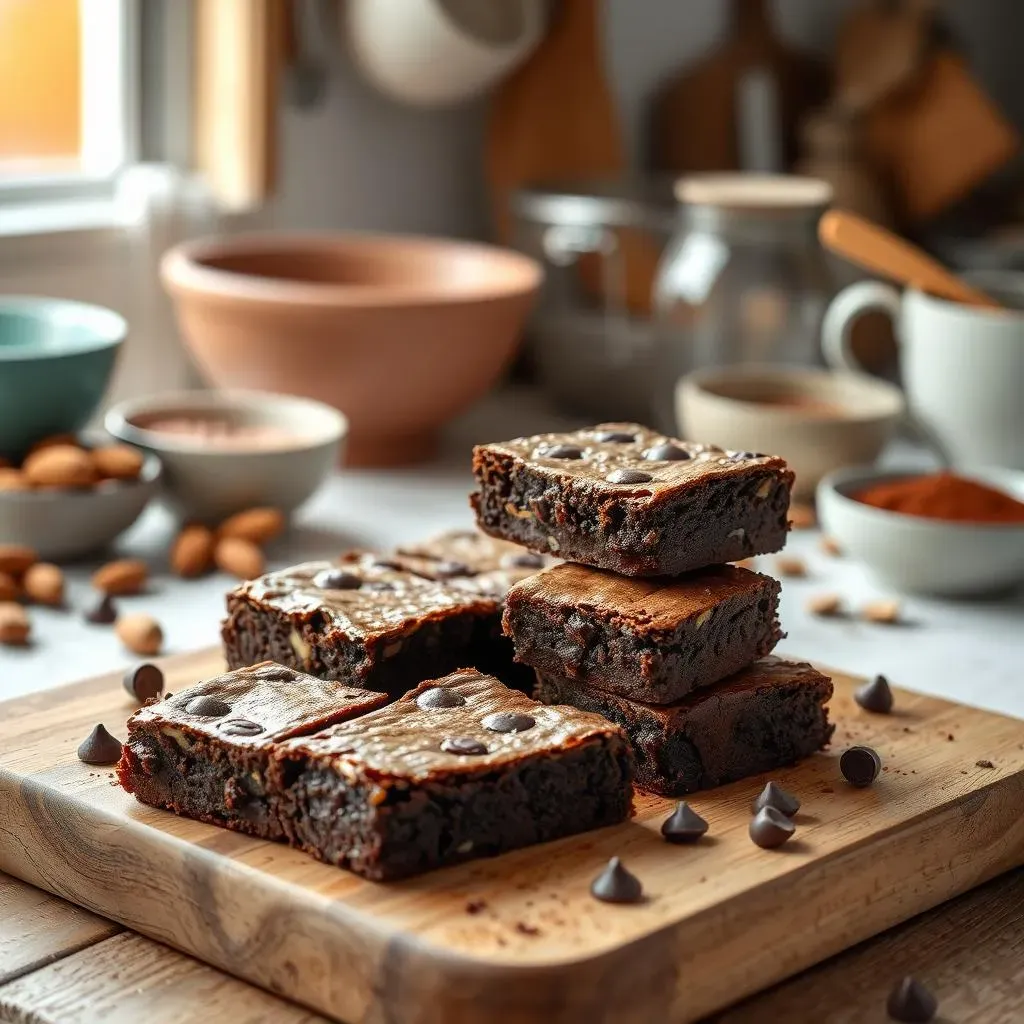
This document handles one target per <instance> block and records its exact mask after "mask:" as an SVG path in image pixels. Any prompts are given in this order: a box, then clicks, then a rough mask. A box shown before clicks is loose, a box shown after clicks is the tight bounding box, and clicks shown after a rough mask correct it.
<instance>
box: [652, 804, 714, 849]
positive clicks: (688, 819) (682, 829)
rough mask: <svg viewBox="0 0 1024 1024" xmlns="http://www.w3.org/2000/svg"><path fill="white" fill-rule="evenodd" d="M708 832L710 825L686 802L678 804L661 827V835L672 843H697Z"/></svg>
mask: <svg viewBox="0 0 1024 1024" xmlns="http://www.w3.org/2000/svg"><path fill="white" fill-rule="evenodd" d="M707 830H708V823H707V822H706V821H705V820H704V819H703V818H702V817H701V816H700V815H699V814H698V813H697V812H696V811H695V810H694V809H693V808H692V807H691V806H690V805H689V804H688V803H686V801H685V800H680V801H679V803H678V804H676V809H675V810H674V811H673V812H672V813H671V814H670V815H669V816H668V817H667V818H666V819H665V820H664V822H662V825H661V834H662V835H663V836H664V837H665V838H666V839H667V840H668V841H669V842H670V843H693V842H696V841H697V840H698V839H700V837H701V836H702V835H704V833H705V832H707Z"/></svg>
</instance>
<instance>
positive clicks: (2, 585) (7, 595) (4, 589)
mask: <svg viewBox="0 0 1024 1024" xmlns="http://www.w3.org/2000/svg"><path fill="white" fill-rule="evenodd" d="M19 597H21V587H19V586H18V581H17V580H16V579H15V578H14V577H13V576H12V575H11V574H10V573H8V572H0V601H17V600H18V598H19Z"/></svg>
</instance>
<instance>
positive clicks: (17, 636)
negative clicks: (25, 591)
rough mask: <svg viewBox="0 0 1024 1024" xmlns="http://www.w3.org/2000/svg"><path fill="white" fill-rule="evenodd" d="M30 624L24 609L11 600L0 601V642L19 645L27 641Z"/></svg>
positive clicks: (14, 645)
mask: <svg viewBox="0 0 1024 1024" xmlns="http://www.w3.org/2000/svg"><path fill="white" fill-rule="evenodd" d="M31 632H32V624H31V623H30V622H29V620H28V615H26V614H25V609H24V608H22V607H21V605H20V604H15V602H13V601H4V602H3V603H0V644H7V645H8V646H10V647H21V646H23V645H24V644H27V643H28V637H29V634H30V633H31Z"/></svg>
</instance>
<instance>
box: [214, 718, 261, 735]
mask: <svg viewBox="0 0 1024 1024" xmlns="http://www.w3.org/2000/svg"><path fill="white" fill-rule="evenodd" d="M217 728H218V729H219V730H220V731H221V732H222V733H224V735H225V736H259V734H260V733H261V732H263V726H262V725H260V724H259V723H257V722H250V721H249V719H248V718H228V719H226V720H225V721H223V722H221V723H220V725H218V726H217Z"/></svg>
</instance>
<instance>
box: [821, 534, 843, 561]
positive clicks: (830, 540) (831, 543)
mask: <svg viewBox="0 0 1024 1024" xmlns="http://www.w3.org/2000/svg"><path fill="white" fill-rule="evenodd" d="M818 547H819V548H821V550H822V551H824V552H825V554H826V555H831V556H832V557H833V558H838V557H839V556H840V555H841V554H842V553H843V549H842V548H841V547H840V546H839V541H837V540H836V539H835V537H829V536H828V535H827V534H826V535H825V536H824V537H822V538H821V540H820V542H819V543H818Z"/></svg>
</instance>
